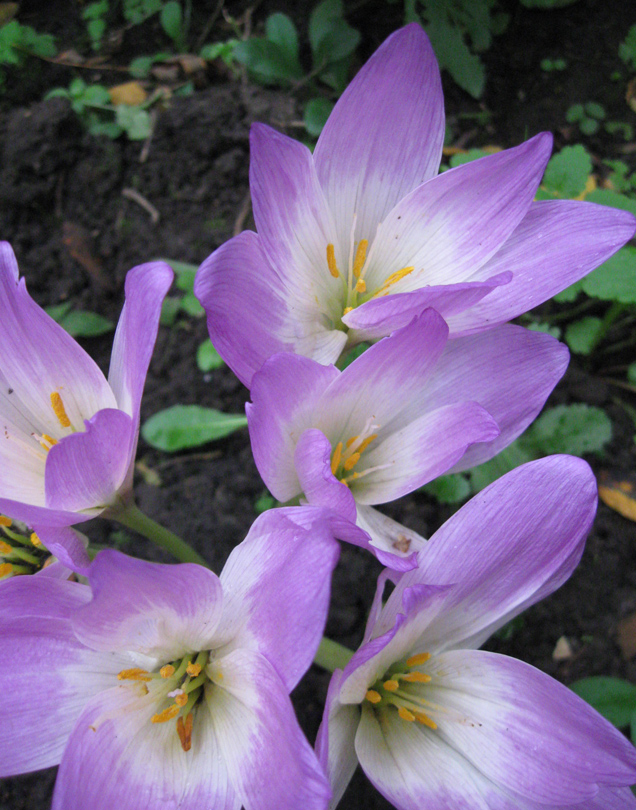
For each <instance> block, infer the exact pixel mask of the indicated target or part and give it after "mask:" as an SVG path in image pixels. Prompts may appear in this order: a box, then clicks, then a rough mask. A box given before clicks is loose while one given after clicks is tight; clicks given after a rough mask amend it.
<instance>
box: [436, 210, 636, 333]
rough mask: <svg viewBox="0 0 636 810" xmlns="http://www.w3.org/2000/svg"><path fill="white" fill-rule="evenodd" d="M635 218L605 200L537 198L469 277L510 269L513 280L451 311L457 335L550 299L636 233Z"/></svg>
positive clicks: (453, 326) (451, 324) (484, 275)
mask: <svg viewBox="0 0 636 810" xmlns="http://www.w3.org/2000/svg"><path fill="white" fill-rule="evenodd" d="M635 228H636V220H634V217H633V216H632V215H631V214H629V213H628V212H627V211H619V210H617V209H616V208H610V207H608V206H605V205H595V204H594V203H588V202H578V201H576V200H555V201H551V200H550V201H545V202H535V203H533V204H532V205H531V206H530V209H529V211H528V213H527V214H526V216H525V217H524V218H523V220H522V221H521V222H520V224H519V225H518V226H517V228H516V229H515V230H514V231H513V233H512V234H511V236H510V237H509V238H508V239H507V240H506V242H505V243H504V244H503V246H502V247H501V248H500V250H498V251H497V253H495V255H494V256H493V257H492V258H491V259H490V261H488V262H486V264H485V265H483V266H482V267H480V268H479V270H478V271H477V272H476V273H475V274H474V276H472V277H471V280H479V279H487V278H489V277H490V276H491V275H492V274H494V273H499V272H501V271H502V270H507V271H512V275H513V280H512V281H511V282H510V284H506V285H505V286H502V287H498V288H497V289H496V290H494V291H493V292H492V293H490V295H489V296H488V297H487V298H485V299H484V300H482V301H480V302H478V303H477V304H475V305H474V306H472V307H471V308H470V309H469V310H466V311H464V312H462V313H453V314H451V315H449V317H448V319H447V320H448V325H449V327H450V330H451V334H452V335H453V336H456V335H459V334H470V333H473V332H475V331H477V330H481V329H490V328H491V327H492V326H495V325H496V324H498V323H503V322H504V321H509V320H511V319H512V318H515V317H516V316H517V315H520V314H521V313H522V312H527V311H528V310H529V309H532V308H533V307H536V306H538V305H539V304H541V303H543V301H547V300H548V298H551V297H552V296H553V295H556V293H557V292H560V291H561V290H563V289H565V287H567V286H569V285H570V284H573V283H574V282H575V281H578V280H579V279H580V278H582V277H583V276H584V275H586V274H587V273H589V272H590V270H593V269H594V268H595V267H598V265H600V264H602V262H604V261H605V260H606V259H608V258H609V257H610V256H611V255H612V254H613V253H614V252H615V251H616V250H618V248H619V247H621V245H624V244H625V242H627V241H628V240H629V239H631V237H632V236H633V235H634V230H635Z"/></svg>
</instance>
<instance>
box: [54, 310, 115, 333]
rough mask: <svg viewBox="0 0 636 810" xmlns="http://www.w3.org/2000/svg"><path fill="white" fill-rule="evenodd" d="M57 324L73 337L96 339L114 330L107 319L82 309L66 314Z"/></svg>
mask: <svg viewBox="0 0 636 810" xmlns="http://www.w3.org/2000/svg"><path fill="white" fill-rule="evenodd" d="M59 324H60V326H62V327H64V329H66V331H67V332H68V333H69V335H72V336H73V337H97V336H98V335H106V334H107V333H108V332H112V331H113V329H114V328H115V326H114V324H113V323H112V322H111V321H109V320H108V318H104V317H102V316H101V315H98V314H97V313H96V312H86V311H84V310H82V309H73V310H71V311H70V312H67V313H66V315H64V316H63V317H62V318H61V320H60V321H59Z"/></svg>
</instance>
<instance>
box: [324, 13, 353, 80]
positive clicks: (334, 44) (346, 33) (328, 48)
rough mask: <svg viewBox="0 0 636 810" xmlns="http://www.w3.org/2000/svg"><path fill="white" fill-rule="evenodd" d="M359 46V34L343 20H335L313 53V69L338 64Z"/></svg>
mask: <svg viewBox="0 0 636 810" xmlns="http://www.w3.org/2000/svg"><path fill="white" fill-rule="evenodd" d="M359 44H360V32H359V31H356V29H355V28H352V27H351V26H350V25H349V24H348V23H347V22H345V21H344V20H339V19H335V20H334V21H333V23H332V25H331V28H330V30H329V31H327V33H326V34H325V35H324V36H323V38H322V39H321V40H320V45H319V46H318V48H317V49H316V52H315V53H314V67H315V68H318V67H320V66H321V65H329V64H331V63H332V62H339V61H340V60H341V59H344V58H345V57H347V56H349V55H350V54H352V53H353V52H354V51H355V49H356V48H357V47H358V45H359Z"/></svg>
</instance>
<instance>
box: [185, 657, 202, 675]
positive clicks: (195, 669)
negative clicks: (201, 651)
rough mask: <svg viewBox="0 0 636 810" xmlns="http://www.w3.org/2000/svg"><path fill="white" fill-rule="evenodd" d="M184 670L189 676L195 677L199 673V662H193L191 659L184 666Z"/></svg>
mask: <svg viewBox="0 0 636 810" xmlns="http://www.w3.org/2000/svg"><path fill="white" fill-rule="evenodd" d="M186 672H187V673H188V675H189V676H190V677H191V678H196V677H197V675H199V674H200V673H201V664H193V663H192V661H190V663H189V664H188V666H187V667H186Z"/></svg>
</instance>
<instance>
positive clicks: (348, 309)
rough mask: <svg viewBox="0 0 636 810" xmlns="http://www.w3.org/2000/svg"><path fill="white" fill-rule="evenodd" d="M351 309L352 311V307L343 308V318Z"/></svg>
mask: <svg viewBox="0 0 636 810" xmlns="http://www.w3.org/2000/svg"><path fill="white" fill-rule="evenodd" d="M352 309H353V307H345V308H344V312H343V313H342V314H343V316H344V315H348V314H349V313H350V312H351V311H352Z"/></svg>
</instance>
